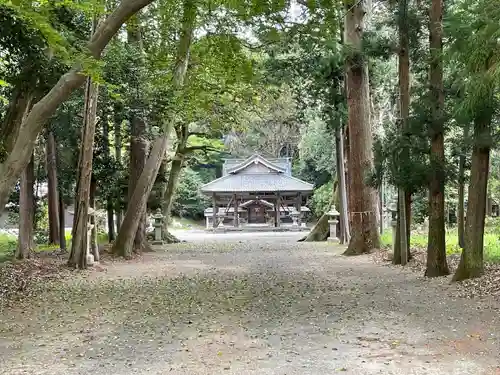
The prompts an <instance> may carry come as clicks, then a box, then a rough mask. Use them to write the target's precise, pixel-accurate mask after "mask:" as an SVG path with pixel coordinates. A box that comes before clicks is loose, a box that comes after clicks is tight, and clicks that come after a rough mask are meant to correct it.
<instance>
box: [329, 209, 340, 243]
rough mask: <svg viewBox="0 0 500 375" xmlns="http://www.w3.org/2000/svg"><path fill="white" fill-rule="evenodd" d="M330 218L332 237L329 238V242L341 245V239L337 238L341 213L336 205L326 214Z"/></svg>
mask: <svg viewBox="0 0 500 375" xmlns="http://www.w3.org/2000/svg"><path fill="white" fill-rule="evenodd" d="M326 214H327V215H328V217H329V219H328V224H329V225H330V237H328V241H331V242H336V243H339V242H340V241H339V239H338V237H337V224H338V223H339V216H340V213H339V212H338V211H337V209H336V208H335V205H332V208H330V211H328V212H327V213H326Z"/></svg>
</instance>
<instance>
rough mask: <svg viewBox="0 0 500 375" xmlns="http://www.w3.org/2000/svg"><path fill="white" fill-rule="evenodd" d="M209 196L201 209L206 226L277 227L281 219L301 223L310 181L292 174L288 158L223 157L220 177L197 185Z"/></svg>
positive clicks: (256, 155) (255, 155) (305, 209)
mask: <svg viewBox="0 0 500 375" xmlns="http://www.w3.org/2000/svg"><path fill="white" fill-rule="evenodd" d="M201 191H202V193H204V194H206V195H209V196H211V197H212V207H211V208H208V209H207V210H205V217H206V221H207V229H213V230H215V229H217V228H224V227H226V223H227V224H229V225H230V227H233V228H234V229H236V228H241V227H242V226H251V225H260V226H261V227H274V228H279V227H280V226H281V223H282V222H283V221H288V222H291V223H292V224H291V226H292V227H294V226H295V227H298V228H300V227H302V223H301V221H302V217H303V215H304V213H306V212H308V211H309V209H308V208H307V207H305V206H303V204H304V203H305V201H306V199H307V198H308V197H309V195H310V194H311V193H312V191H313V185H312V184H310V183H307V182H305V181H302V180H299V179H298V178H295V177H293V176H292V163H291V160H290V158H275V159H265V158H264V157H262V156H261V155H258V154H254V155H252V156H251V157H249V158H247V159H226V160H224V165H223V168H222V177H220V178H218V179H216V180H214V181H212V182H209V183H208V184H206V185H203V186H202V187H201Z"/></svg>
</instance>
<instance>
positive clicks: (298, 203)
mask: <svg viewBox="0 0 500 375" xmlns="http://www.w3.org/2000/svg"><path fill="white" fill-rule="evenodd" d="M295 209H296V210H297V212H298V213H299V216H298V218H297V223H298V225H299V227H300V226H301V225H302V194H300V193H299V195H298V196H297V200H296V201H295Z"/></svg>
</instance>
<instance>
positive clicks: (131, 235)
mask: <svg viewBox="0 0 500 375" xmlns="http://www.w3.org/2000/svg"><path fill="white" fill-rule="evenodd" d="M166 130H167V131H166V132H165V133H164V134H163V135H162V136H161V137H159V138H157V139H156V140H155V141H154V143H153V148H152V150H151V153H150V154H149V157H148V160H147V162H146V165H145V166H144V169H143V171H142V173H141V176H140V177H139V179H138V181H137V184H136V187H135V189H134V192H133V194H132V196H131V198H130V200H129V204H128V207H127V212H126V213H125V217H124V219H123V222H122V225H121V228H120V232H118V236H117V237H116V241H115V243H114V245H113V253H114V254H116V255H119V256H123V257H125V258H130V257H131V256H132V247H133V242H134V239H135V235H136V233H137V228H138V227H139V222H140V221H141V218H142V212H143V210H144V209H145V207H146V203H147V200H148V197H149V194H150V193H151V189H152V188H153V184H154V181H155V179H156V175H157V174H158V170H159V169H160V165H161V163H162V160H163V158H164V157H165V153H166V152H167V148H168V139H169V137H168V134H169V132H170V131H171V129H166Z"/></svg>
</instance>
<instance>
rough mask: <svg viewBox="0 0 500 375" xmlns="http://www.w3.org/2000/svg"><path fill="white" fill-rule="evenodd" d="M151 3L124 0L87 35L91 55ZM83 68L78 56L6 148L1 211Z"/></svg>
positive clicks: (78, 82)
mask: <svg viewBox="0 0 500 375" xmlns="http://www.w3.org/2000/svg"><path fill="white" fill-rule="evenodd" d="M151 2H152V0H123V1H122V2H121V3H120V5H118V7H117V8H116V9H115V10H114V11H113V12H112V13H111V14H110V15H109V16H108V17H107V18H106V20H105V21H104V22H102V23H101V24H100V25H99V27H98V29H97V30H96V32H95V33H94V34H93V35H92V37H91V38H90V40H89V42H88V44H87V46H86V47H87V48H86V49H87V51H88V53H89V55H90V57H91V58H93V59H99V58H100V56H101V53H102V51H103V50H104V48H105V47H106V45H107V44H108V43H109V41H110V40H111V38H112V37H113V36H114V35H115V34H116V32H117V31H118V30H119V28H120V27H121V25H122V24H123V23H124V22H125V21H126V20H127V19H128V18H129V17H131V16H132V15H133V14H135V13H136V12H138V11H139V10H140V9H142V8H143V7H145V6H146V5H148V4H149V3H151ZM83 68H84V62H83V59H78V60H77V62H76V63H75V64H74V66H73V67H72V68H71V69H70V70H69V71H68V72H67V73H66V74H64V75H63V76H62V77H61V78H60V79H59V81H58V82H57V83H56V84H55V85H54V86H53V87H52V89H51V90H50V91H49V92H48V93H47V94H46V95H45V96H44V97H43V98H42V99H41V100H40V101H38V102H37V103H36V104H35V105H34V106H33V108H32V109H31V111H30V112H29V114H28V116H26V118H25V119H24V120H23V121H22V124H21V126H20V128H19V133H18V135H17V137H15V142H13V143H12V147H9V148H8V149H7V156H6V159H5V160H2V161H1V163H0V176H1V177H0V212H2V211H3V210H4V207H5V204H6V203H7V200H8V197H9V194H10V191H11V190H12V188H13V187H14V185H15V183H16V181H17V179H18V178H19V176H20V175H21V173H22V171H23V170H24V169H25V168H26V166H27V165H28V163H29V159H30V155H31V153H32V152H33V149H34V142H35V140H36V137H37V136H38V135H39V134H40V132H41V130H42V129H43V126H44V124H45V123H46V121H47V120H48V119H49V118H50V117H51V116H52V115H53V114H54V113H55V112H56V109H57V107H58V106H59V105H60V104H61V103H62V102H64V101H65V100H66V99H68V97H69V96H70V94H71V93H72V92H73V91H74V90H76V89H77V88H78V87H80V86H81V85H82V84H83V83H84V81H85V76H84V75H83V74H81V72H82V70H83Z"/></svg>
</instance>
